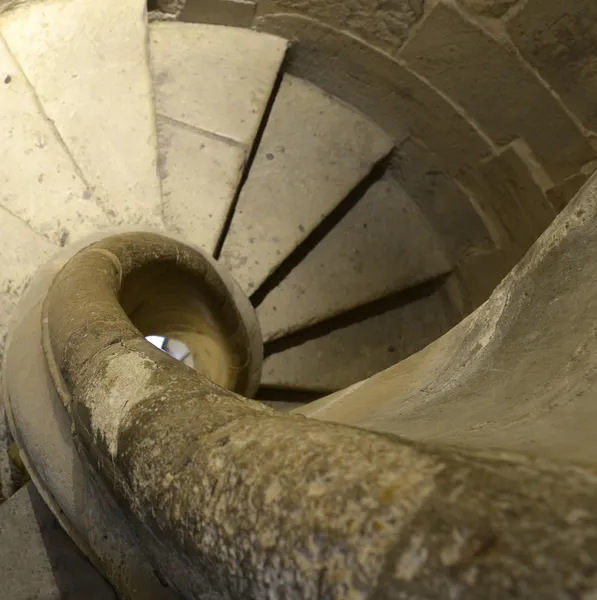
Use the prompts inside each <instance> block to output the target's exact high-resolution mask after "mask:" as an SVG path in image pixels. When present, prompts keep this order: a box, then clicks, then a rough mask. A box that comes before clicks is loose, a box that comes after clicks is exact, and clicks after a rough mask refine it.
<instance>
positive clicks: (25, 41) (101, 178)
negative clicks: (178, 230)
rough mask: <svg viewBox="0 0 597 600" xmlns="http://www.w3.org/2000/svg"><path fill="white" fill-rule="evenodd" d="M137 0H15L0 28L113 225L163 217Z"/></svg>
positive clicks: (140, 8) (142, 2) (142, 15)
mask: <svg viewBox="0 0 597 600" xmlns="http://www.w3.org/2000/svg"><path fill="white" fill-rule="evenodd" d="M145 11H146V2H145V0H107V1H105V2H96V1H95V0H48V1H45V2H27V3H17V6H16V7H15V8H11V9H9V10H8V11H6V12H5V13H4V14H2V16H1V17H0V32H1V33H2V35H3V36H4V38H5V40H6V42H7V44H8V47H9V48H10V50H11V52H12V54H13V55H14V57H15V58H16V59H17V61H18V62H19V64H20V66H21V68H22V69H23V71H24V73H25V76H26V77H27V78H28V79H29V81H30V83H31V85H32V86H33V88H34V89H35V92H36V94H37V97H38V99H39V102H40V104H41V106H42V108H43V110H44V112H45V113H46V115H47V117H48V118H49V119H51V120H52V121H53V122H54V123H55V126H56V129H57V130H58V132H59V134H60V135H61V137H62V139H63V140H64V143H65V144H66V147H67V148H68V149H69V151H70V153H71V154H72V157H73V159H74V161H75V163H76V164H77V165H78V167H79V168H80V170H81V172H82V174H83V176H84V177H85V179H86V181H87V183H88V185H89V186H90V187H91V188H92V190H93V191H94V193H95V194H96V195H97V196H98V198H99V200H100V201H101V206H102V208H104V209H105V210H106V211H107V212H108V213H109V214H110V215H111V217H112V221H113V223H114V224H140V223H144V224H151V225H160V224H161V194H160V185H159V179H158V176H157V168H156V167H157V165H156V159H157V142H156V134H155V115H154V110H153V94H152V89H151V77H150V73H149V68H148V60H147V32H146V16H145Z"/></svg>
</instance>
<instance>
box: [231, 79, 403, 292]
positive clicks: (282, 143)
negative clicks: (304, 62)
mask: <svg viewBox="0 0 597 600" xmlns="http://www.w3.org/2000/svg"><path fill="white" fill-rule="evenodd" d="M392 145H393V142H392V140H391V138H389V137H388V136H387V135H386V134H385V133H384V132H383V131H382V130H381V129H379V128H378V127H377V125H375V124H374V123H373V122H371V121H370V120H368V119H367V118H365V117H363V116H362V115H360V114H359V113H357V112H356V111H354V110H353V109H352V108H350V107H348V106H346V105H345V104H343V103H342V102H340V101H339V100H337V99H334V98H332V97H330V96H328V95H326V94H325V93H324V92H322V91H321V90H320V89H318V88H316V87H314V86H312V85H310V84H309V83H307V82H305V81H303V80H301V79H297V78H295V77H291V76H288V75H286V76H284V78H283V79H282V82H281V85H280V89H279V91H278V94H277V96H276V98H275V102H274V104H273V107H272V110H271V113H270V115H269V119H268V121H267V125H266V127H265V130H264V132H263V137H262V138H261V141H260V144H259V148H258V149H257V152H256V155H255V159H254V161H253V163H252V165H251V171H250V173H249V175H248V178H247V180H246V182H245V184H244V186H243V188H242V191H241V194H240V197H239V200H238V204H237V207H236V211H235V213H234V216H233V218H232V222H231V225H230V229H229V231H228V234H227V237H226V240H225V242H224V246H223V249H222V253H221V257H220V260H222V262H223V263H224V265H225V266H226V267H227V268H228V269H230V270H231V272H232V273H233V275H234V276H235V278H236V279H237V281H238V282H239V284H240V285H241V287H242V288H243V289H244V290H245V291H246V292H248V293H252V292H254V291H255V290H257V289H258V288H259V286H260V285H261V284H262V283H263V282H264V281H265V280H266V279H267V277H268V276H269V275H271V273H273V271H274V270H275V269H276V268H277V266H278V265H279V264H280V263H281V262H282V261H283V260H284V259H285V258H287V257H288V256H289V255H290V254H291V253H292V252H293V250H294V249H295V248H296V247H297V246H298V245H299V244H300V243H301V242H303V241H304V240H305V238H306V237H307V236H308V235H309V233H310V232H311V231H313V229H314V228H315V227H316V226H317V225H318V224H319V223H320V222H321V221H322V219H324V218H325V217H326V216H327V215H329V214H330V212H331V211H332V210H333V209H334V208H336V206H338V204H339V203H340V202H341V201H342V200H343V199H344V198H345V197H346V196H347V194H348V193H349V192H350V191H351V190H352V189H353V188H354V187H355V186H356V185H357V184H358V183H359V182H360V181H361V180H362V179H363V178H364V177H365V176H367V174H368V173H369V172H370V171H371V169H372V167H373V166H374V165H375V164H376V163H377V162H378V161H379V160H380V159H382V158H383V157H384V156H386V155H387V154H388V153H389V152H390V150H391V149H392Z"/></svg>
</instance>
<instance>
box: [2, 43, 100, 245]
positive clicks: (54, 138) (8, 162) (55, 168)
mask: <svg viewBox="0 0 597 600" xmlns="http://www.w3.org/2000/svg"><path fill="white" fill-rule="evenodd" d="M0 131H2V135H1V137H0V186H1V191H0V205H2V206H4V207H5V208H6V209H8V210H9V211H10V212H11V213H12V214H14V215H16V216H17V217H19V218H21V219H22V220H23V221H25V222H26V223H27V224H28V225H29V226H30V227H31V228H32V229H34V230H35V231H37V232H38V233H41V234H42V235H43V236H45V237H46V238H48V239H49V240H50V241H51V242H52V243H54V244H56V245H64V244H66V243H68V242H69V241H71V240H72V239H73V238H76V237H78V236H80V235H84V234H86V233H89V232H90V231H93V230H95V229H97V228H101V227H106V226H107V225H108V224H109V223H110V220H109V219H108V217H107V215H106V214H105V213H103V211H102V210H101V209H100V208H99V206H98V204H97V202H96V199H95V198H94V197H93V195H92V193H91V191H90V189H89V188H88V186H87V185H86V184H85V182H84V181H83V180H82V179H81V177H80V175H79V173H78V170H77V167H76V165H75V164H74V163H73V161H72V158H71V157H70V155H69V154H68V152H67V151H66V149H65V148H64V146H63V144H62V140H61V139H60V136H59V135H58V133H57V132H56V130H55V129H54V127H53V125H52V123H51V122H50V121H49V120H48V119H47V118H46V116H45V115H44V114H43V112H42V111H41V110H40V108H39V103H38V100H37V98H36V96H35V92H34V91H33V89H32V88H31V86H30V85H29V83H28V82H27V80H26V79H25V77H24V76H23V73H22V71H21V70H20V68H19V66H18V65H17V63H16V62H15V60H14V59H13V57H12V56H11V55H10V53H9V51H8V48H7V47H6V44H5V43H4V40H3V39H2V38H1V37H0Z"/></svg>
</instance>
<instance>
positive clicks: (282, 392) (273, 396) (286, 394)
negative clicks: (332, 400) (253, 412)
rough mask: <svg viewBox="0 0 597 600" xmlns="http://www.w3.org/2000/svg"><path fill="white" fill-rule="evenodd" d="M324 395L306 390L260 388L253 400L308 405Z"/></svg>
mask: <svg viewBox="0 0 597 600" xmlns="http://www.w3.org/2000/svg"><path fill="white" fill-rule="evenodd" d="M324 395H325V394H322V393H319V392H312V391H307V390H296V389H291V388H288V389H286V388H279V387H268V386H261V387H260V388H259V389H258V390H257V394H255V400H259V401H261V402H290V403H293V404H297V405H298V404H309V402H313V401H315V400H318V399H319V398H321V397H322V396H324Z"/></svg>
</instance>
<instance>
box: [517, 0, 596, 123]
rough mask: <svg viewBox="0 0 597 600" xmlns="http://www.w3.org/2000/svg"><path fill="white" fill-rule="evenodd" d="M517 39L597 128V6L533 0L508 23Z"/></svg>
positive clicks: (588, 0) (587, 1) (587, 0)
mask: <svg viewBox="0 0 597 600" xmlns="http://www.w3.org/2000/svg"><path fill="white" fill-rule="evenodd" d="M507 28H508V33H509V34H510V36H511V37H512V39H513V41H514V43H515V44H516V46H517V47H518V49H519V50H520V52H521V53H522V55H523V56H524V57H525V59H526V60H528V61H529V63H530V64H531V65H533V67H535V68H536V69H537V70H538V71H539V74H540V75H541V77H543V78H544V79H545V80H546V81H547V82H548V83H549V84H550V85H551V86H552V87H553V89H554V90H556V92H558V94H559V95H560V96H561V98H562V99H563V101H564V102H565V103H566V106H568V107H569V108H570V109H572V111H573V112H574V113H575V114H576V116H577V117H579V118H580V119H581V121H582V122H583V123H584V124H585V125H586V127H588V128H589V129H592V130H594V131H597V106H596V104H595V102H594V100H593V99H594V98H595V97H596V96H597V47H596V46H595V36H596V35H597V5H596V4H595V2H593V1H592V0H575V1H574V2H559V1H558V0H529V1H528V2H526V3H525V4H524V6H523V7H522V9H521V10H520V11H518V12H517V14H516V15H515V16H513V17H512V19H511V20H510V22H509V23H508V24H507Z"/></svg>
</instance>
